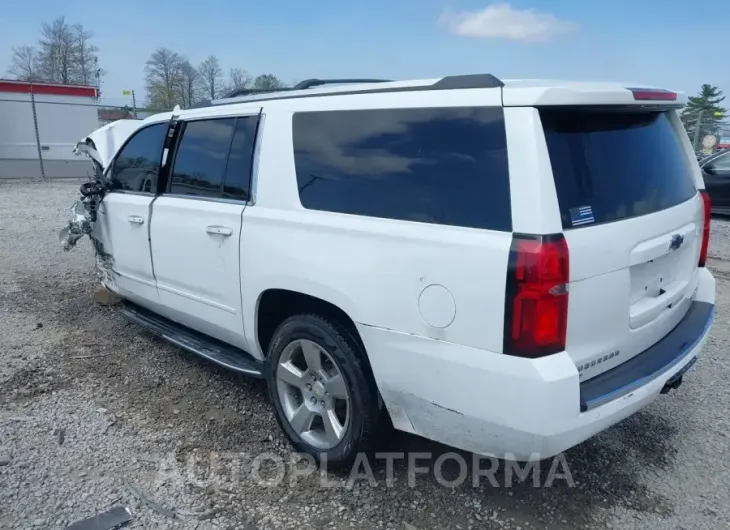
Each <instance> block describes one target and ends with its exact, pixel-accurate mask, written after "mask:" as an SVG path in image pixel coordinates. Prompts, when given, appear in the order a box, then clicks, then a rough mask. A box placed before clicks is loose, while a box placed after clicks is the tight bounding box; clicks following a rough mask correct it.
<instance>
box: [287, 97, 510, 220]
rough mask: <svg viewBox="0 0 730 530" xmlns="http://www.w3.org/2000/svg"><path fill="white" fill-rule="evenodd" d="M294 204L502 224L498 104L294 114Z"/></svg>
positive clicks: (503, 148) (504, 187) (504, 175)
mask: <svg viewBox="0 0 730 530" xmlns="http://www.w3.org/2000/svg"><path fill="white" fill-rule="evenodd" d="M293 129H294V157H295V162H296V172H297V180H298V183H299V196H300V199H301V202H302V206H304V207H305V208H308V209H312V210H326V211H331V212H340V213H348V214H354V215H363V216H370V217H381V218H388V219H400V220H406V221H419V222H424V223H433V224H443V225H456V226H465V227H474V228H486V229H491V230H503V231H510V230H511V229H512V215H511V210H510V192H509V173H508V168H507V142H506V137H505V128H504V113H503V111H502V109H501V108H486V107H474V108H428V109H393V110H390V109H388V110H385V109H384V110H352V111H330V112H304V113H296V114H294V118H293Z"/></svg>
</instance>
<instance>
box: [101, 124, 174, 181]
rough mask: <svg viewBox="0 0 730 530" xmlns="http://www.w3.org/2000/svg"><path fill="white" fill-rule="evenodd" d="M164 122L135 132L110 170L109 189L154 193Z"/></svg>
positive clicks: (164, 130) (164, 129) (163, 136)
mask: <svg viewBox="0 0 730 530" xmlns="http://www.w3.org/2000/svg"><path fill="white" fill-rule="evenodd" d="M167 126H168V124H167V123H157V124H155V125H150V126H149V127H145V128H144V129H141V130H139V131H137V132H136V133H134V135H133V136H132V137H131V138H130V139H129V141H128V142H127V144H126V145H125V146H124V147H123V148H122V150H121V151H120V152H119V155H118V156H117V158H116V160H115V161H114V166H113V167H112V169H111V172H110V173H109V182H110V184H111V189H112V190H126V191H144V192H149V193H155V191H156V190H157V176H158V173H159V171H160V161H161V159H162V146H163V143H164V140H165V133H166V132H167Z"/></svg>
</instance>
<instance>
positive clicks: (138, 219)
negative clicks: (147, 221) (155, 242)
mask: <svg viewBox="0 0 730 530" xmlns="http://www.w3.org/2000/svg"><path fill="white" fill-rule="evenodd" d="M127 220H128V221H129V222H130V223H134V224H136V225H141V224H144V217H140V216H139V215H130V216H129V217H127Z"/></svg>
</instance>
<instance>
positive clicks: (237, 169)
mask: <svg viewBox="0 0 730 530" xmlns="http://www.w3.org/2000/svg"><path fill="white" fill-rule="evenodd" d="M258 122H259V117H258V116H246V117H241V118H238V119H237V120H236V131H235V132H234V133H233V141H232V142H231V152H230V154H229V155H228V165H227V166H226V178H225V183H224V184H223V197H225V198H227V199H240V200H244V201H247V200H249V198H250V193H251V167H252V165H253V152H254V146H255V144H256V127H257V125H258Z"/></svg>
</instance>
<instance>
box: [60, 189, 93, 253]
mask: <svg viewBox="0 0 730 530" xmlns="http://www.w3.org/2000/svg"><path fill="white" fill-rule="evenodd" d="M93 229H94V221H93V220H92V215H91V212H90V210H89V203H88V201H85V200H84V199H79V200H77V201H75V202H74V203H73V206H71V219H70V220H69V222H68V225H67V226H66V227H65V228H62V229H61V231H60V232H59V234H58V239H59V240H60V241H61V245H62V246H63V250H65V251H66V252H68V251H69V250H71V249H72V248H73V247H75V246H76V242H77V241H78V240H79V239H81V238H82V237H84V236H85V235H90V234H91V232H92V230H93Z"/></svg>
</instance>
